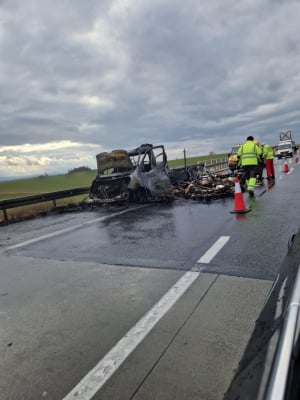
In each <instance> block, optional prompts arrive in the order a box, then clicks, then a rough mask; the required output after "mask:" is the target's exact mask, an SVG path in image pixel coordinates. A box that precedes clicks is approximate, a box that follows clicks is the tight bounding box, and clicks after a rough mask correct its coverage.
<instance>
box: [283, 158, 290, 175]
mask: <svg viewBox="0 0 300 400" xmlns="http://www.w3.org/2000/svg"><path fill="white" fill-rule="evenodd" d="M283 172H289V164H288V162H287V160H286V158H285V159H284V169H283Z"/></svg>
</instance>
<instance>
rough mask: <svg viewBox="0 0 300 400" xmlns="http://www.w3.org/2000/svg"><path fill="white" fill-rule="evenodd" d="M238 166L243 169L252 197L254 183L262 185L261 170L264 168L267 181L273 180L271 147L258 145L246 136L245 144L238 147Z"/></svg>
mask: <svg viewBox="0 0 300 400" xmlns="http://www.w3.org/2000/svg"><path fill="white" fill-rule="evenodd" d="M237 157H238V166H239V167H242V168H243V171H244V177H245V181H246V185H247V188H248V193H249V196H250V197H253V196H254V187H255V185H256V182H257V183H258V184H262V174H263V169H264V168H266V173H267V179H268V180H269V181H273V180H275V170H274V153H273V149H272V147H271V146H269V145H267V144H262V145H260V144H259V142H257V141H255V140H254V137H253V136H248V137H247V141H246V143H244V144H243V145H241V146H240V148H239V150H238V153H237Z"/></svg>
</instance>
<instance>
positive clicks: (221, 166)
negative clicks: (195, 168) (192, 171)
mask: <svg viewBox="0 0 300 400" xmlns="http://www.w3.org/2000/svg"><path fill="white" fill-rule="evenodd" d="M204 168H205V170H206V171H208V172H218V171H223V170H225V169H228V157H224V158H217V159H215V160H206V161H205V162H204Z"/></svg>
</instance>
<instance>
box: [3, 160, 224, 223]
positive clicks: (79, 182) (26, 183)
mask: <svg viewBox="0 0 300 400" xmlns="http://www.w3.org/2000/svg"><path fill="white" fill-rule="evenodd" d="M223 157H227V154H213V155H209V156H199V157H189V158H187V159H186V164H187V165H193V164H197V162H199V163H202V162H203V161H205V160H211V159H217V158H223ZM168 165H169V167H170V168H175V167H181V166H184V159H179V160H169V161H168ZM96 175H97V171H96V170H93V171H81V172H75V173H71V174H62V175H55V176H40V177H37V178H31V179H20V180H15V181H9V182H0V201H1V200H6V199H14V198H17V197H24V196H30V195H33V194H42V193H47V192H55V191H59V190H67V189H74V188H80V187H89V186H90V185H91V183H92V181H93V180H94V179H95V177H96ZM86 198H87V195H81V196H74V197H70V198H65V199H60V200H57V201H56V206H57V207H61V206H66V205H68V204H70V203H72V204H78V203H80V202H82V201H84V200H85V199H86ZM53 206H54V204H53V202H51V201H50V202H44V203H39V204H32V205H28V206H23V207H16V208H13V209H8V210H7V215H8V219H9V220H10V221H19V220H22V219H25V218H27V217H29V216H31V215H38V214H44V213H47V212H48V211H49V210H51V209H52V208H53ZM1 214H2V212H1V211H0V221H1V220H2V219H3V218H4V216H2V215H1Z"/></svg>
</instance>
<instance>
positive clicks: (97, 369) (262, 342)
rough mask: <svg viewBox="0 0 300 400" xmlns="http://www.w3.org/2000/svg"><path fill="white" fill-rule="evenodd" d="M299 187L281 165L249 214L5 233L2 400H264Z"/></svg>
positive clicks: (105, 214)
mask: <svg viewBox="0 0 300 400" xmlns="http://www.w3.org/2000/svg"><path fill="white" fill-rule="evenodd" d="M299 175H300V166H299V164H298V163H295V162H294V161H293V160H292V159H291V160H289V172H288V173H284V172H283V160H282V161H276V183H275V184H274V185H269V184H268V182H267V181H266V180H265V184H264V186H262V187H257V188H256V189H255V194H256V196H255V198H254V199H249V198H248V195H247V194H244V201H245V203H246V205H247V206H249V207H250V208H251V211H250V212H249V213H247V214H243V215H241V214H233V213H231V211H232V210H233V208H234V200H233V199H226V200H215V201H212V202H210V203H207V204H206V203H202V202H196V201H193V200H182V199H181V200H176V201H175V202H174V203H173V204H171V205H160V204H155V205H146V206H131V207H129V208H114V209H108V210H107V209H99V211H97V212H95V211H90V212H82V213H74V214H66V215H60V216H52V217H44V218H39V219H35V220H31V221H27V222H23V223H17V224H13V225H9V226H6V227H2V228H0V351H1V358H0V393H1V395H0V397H1V399H4V400H6V399H7V400H10V399H11V400H15V399H20V400H35V399H47V400H49V399H51V400H61V399H65V400H70V399H79V400H90V399H93V400H100V399H101V400H104V399H105V400H123V399H124V400H127V399H135V400H148V399H149V400H150V399H151V400H154V399H158V400H169V399H170V400H171V399H172V400H174V399H175V400H176V399H178V400H182V399H187V400H190V399H191V400H194V399H197V400H199V399H200V400H219V399H224V398H225V399H227V400H229V399H237V398H240V399H253V400H254V399H255V400H256V399H260V398H263V394H264V391H265V389H266V384H267V380H268V376H269V372H270V367H271V364H272V357H273V355H274V349H275V346H276V343H277V340H278V329H277V328H278V325H279V321H280V317H281V315H282V312H283V305H284V300H285V299H284V296H282V292H281V289H282V286H280V285H279V283H280V284H281V283H282V282H283V281H285V282H286V281H287V280H288V279H283V275H282V273H281V271H282V265H285V263H286V257H287V256H286V255H287V245H288V242H289V239H290V238H291V236H292V235H293V234H294V233H295V232H297V231H298V229H299V226H300V213H299V194H300V186H299ZM296 262H298V260H296ZM298 264H299V262H298ZM286 276H287V275H285V278H286ZM278 282H279V283H278ZM271 299H272V302H271Z"/></svg>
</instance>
